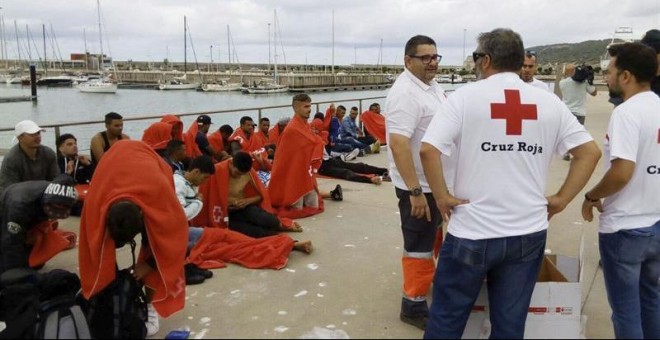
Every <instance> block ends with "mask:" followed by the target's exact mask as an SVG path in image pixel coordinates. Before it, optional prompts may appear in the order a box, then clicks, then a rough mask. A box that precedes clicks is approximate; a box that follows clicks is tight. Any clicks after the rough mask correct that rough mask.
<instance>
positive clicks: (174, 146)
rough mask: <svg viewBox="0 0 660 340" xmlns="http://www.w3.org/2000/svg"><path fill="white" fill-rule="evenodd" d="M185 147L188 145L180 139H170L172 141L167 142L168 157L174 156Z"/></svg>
mask: <svg viewBox="0 0 660 340" xmlns="http://www.w3.org/2000/svg"><path fill="white" fill-rule="evenodd" d="M184 145H186V143H185V142H184V141H182V140H180V139H170V141H169V142H167V146H166V147H165V149H166V150H167V154H168V155H172V154H174V153H175V152H177V151H178V150H179V149H180V148H181V147H183V146H184Z"/></svg>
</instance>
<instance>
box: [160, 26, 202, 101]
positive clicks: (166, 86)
mask: <svg viewBox="0 0 660 340" xmlns="http://www.w3.org/2000/svg"><path fill="white" fill-rule="evenodd" d="M187 42H188V23H187V21H186V17H185V16H184V17H183V75H182V76H180V77H173V78H172V80H171V81H169V82H167V83H162V84H158V89H159V90H195V89H197V88H198V87H199V84H198V83H191V82H189V81H188V78H187V74H186V71H187V66H188V54H187V52H188V51H187V50H188V43H187Z"/></svg>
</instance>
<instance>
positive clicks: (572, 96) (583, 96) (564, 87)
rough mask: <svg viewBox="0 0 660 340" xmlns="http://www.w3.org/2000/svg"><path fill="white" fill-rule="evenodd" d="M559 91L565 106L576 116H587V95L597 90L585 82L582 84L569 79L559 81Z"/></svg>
mask: <svg viewBox="0 0 660 340" xmlns="http://www.w3.org/2000/svg"><path fill="white" fill-rule="evenodd" d="M559 89H560V90H561V97H562V100H563V101H564V104H566V106H568V109H569V110H570V111H571V112H573V114H575V115H576V116H586V115H587V107H586V103H587V93H593V92H594V91H596V88H595V87H594V86H593V85H589V83H588V82H587V81H586V80H585V81H583V82H581V83H578V82H577V81H575V80H573V79H571V78H570V77H569V78H564V79H562V80H560V81H559Z"/></svg>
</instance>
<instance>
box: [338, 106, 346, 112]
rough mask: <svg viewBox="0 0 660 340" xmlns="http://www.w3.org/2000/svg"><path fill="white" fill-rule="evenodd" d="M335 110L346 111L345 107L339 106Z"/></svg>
mask: <svg viewBox="0 0 660 340" xmlns="http://www.w3.org/2000/svg"><path fill="white" fill-rule="evenodd" d="M337 110H344V111H346V107H344V105H339V106H337Z"/></svg>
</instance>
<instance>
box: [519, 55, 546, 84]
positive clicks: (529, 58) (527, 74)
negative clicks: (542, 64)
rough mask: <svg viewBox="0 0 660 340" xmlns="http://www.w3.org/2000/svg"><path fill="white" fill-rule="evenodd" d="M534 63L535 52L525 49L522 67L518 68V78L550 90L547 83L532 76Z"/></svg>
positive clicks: (534, 70)
mask: <svg viewBox="0 0 660 340" xmlns="http://www.w3.org/2000/svg"><path fill="white" fill-rule="evenodd" d="M536 65H537V62H536V52H534V51H525V60H524V61H523V67H522V69H520V79H522V80H523V81H524V82H525V83H527V84H529V85H532V86H535V87H538V88H540V89H541V90H546V91H550V88H549V87H548V84H546V83H544V82H542V81H540V80H538V79H536V78H534V73H536Z"/></svg>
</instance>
